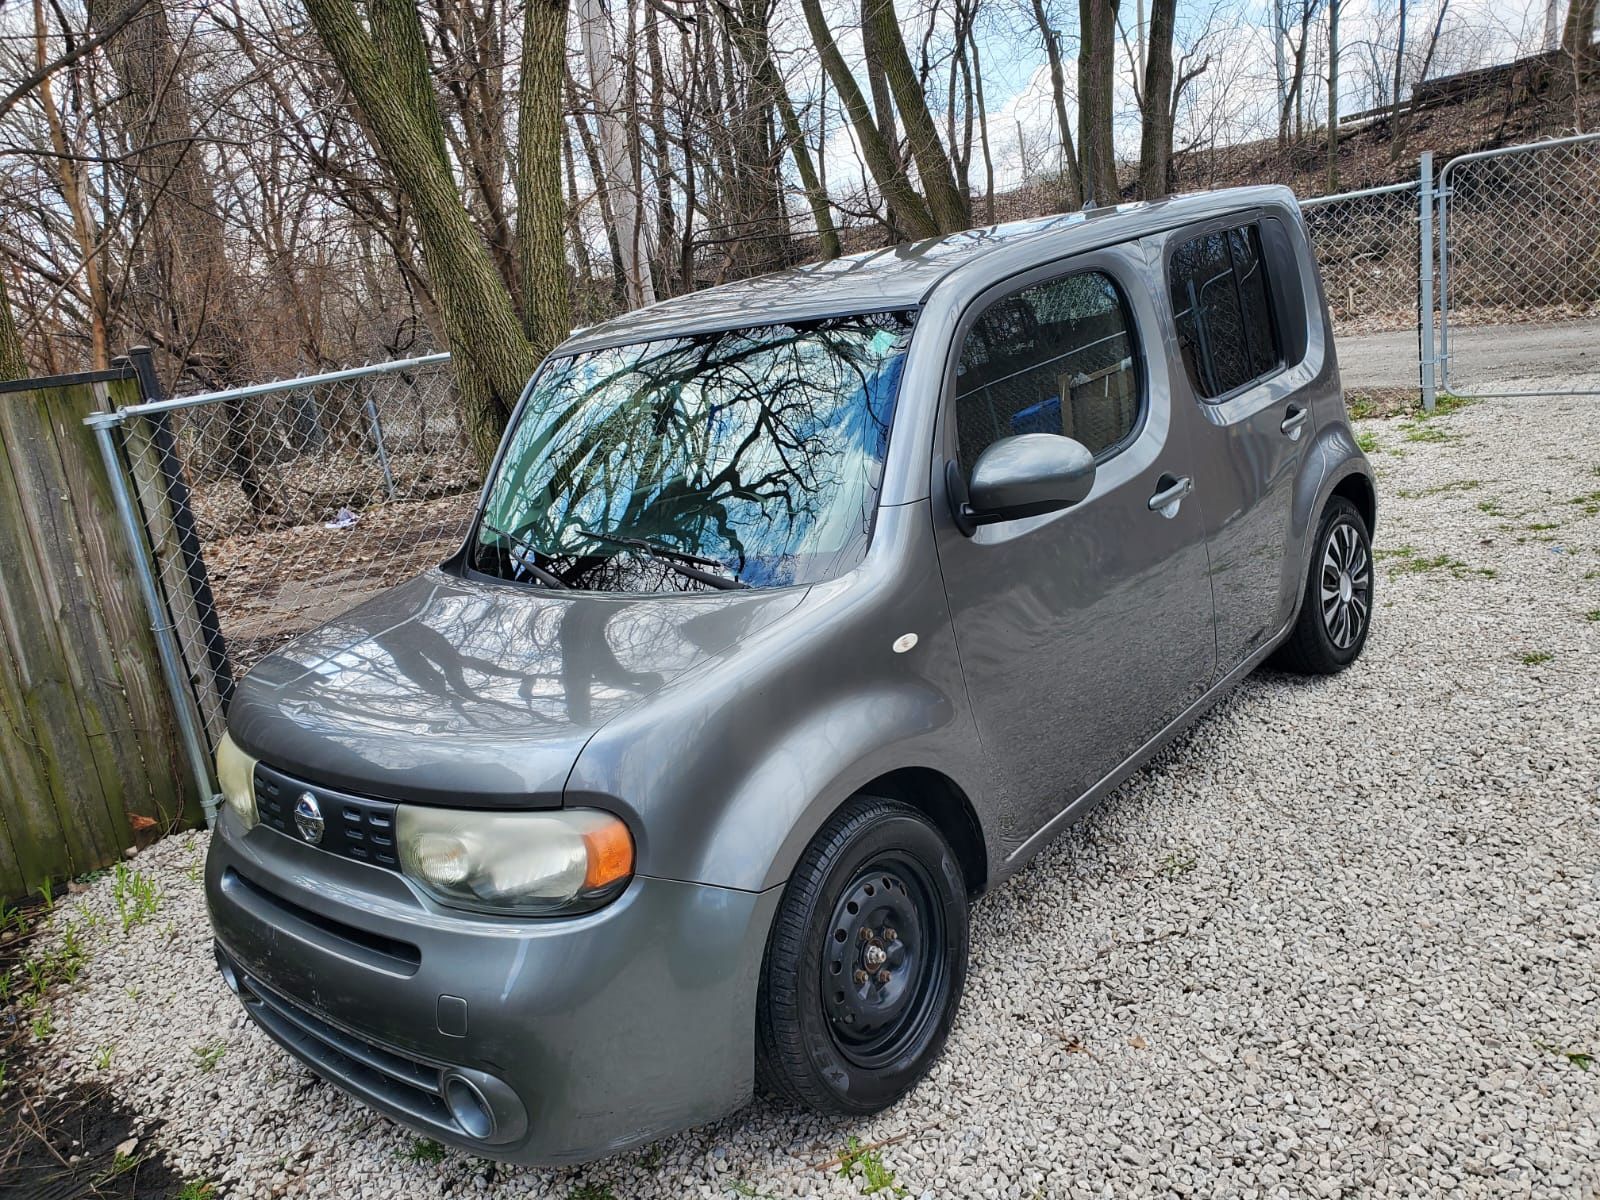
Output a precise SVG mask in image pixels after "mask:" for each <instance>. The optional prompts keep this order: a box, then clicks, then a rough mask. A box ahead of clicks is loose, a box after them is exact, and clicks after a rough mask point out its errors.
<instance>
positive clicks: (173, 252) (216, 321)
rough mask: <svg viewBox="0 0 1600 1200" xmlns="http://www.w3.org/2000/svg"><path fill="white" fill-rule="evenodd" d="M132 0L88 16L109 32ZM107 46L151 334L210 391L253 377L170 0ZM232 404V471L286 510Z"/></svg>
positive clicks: (248, 492)
mask: <svg viewBox="0 0 1600 1200" xmlns="http://www.w3.org/2000/svg"><path fill="white" fill-rule="evenodd" d="M135 2H136V0H89V5H88V13H89V23H90V25H91V26H92V27H94V28H96V29H108V28H110V27H111V26H112V25H113V24H114V23H116V22H117V21H119V20H121V19H122V18H123V16H124V13H125V10H126V9H127V7H128V5H129V4H131V3H135ZM106 51H107V55H108V57H109V58H110V60H111V66H112V69H113V71H114V72H115V73H116V77H117V84H118V86H119V87H120V88H121V90H122V97H121V103H120V104H119V105H118V106H117V107H116V109H115V111H116V112H117V114H118V116H119V118H120V123H121V127H122V134H123V138H124V140H125V141H126V143H127V149H128V153H129V160H128V161H129V163H130V166H131V176H132V177H131V180H130V185H129V186H130V191H131V192H132V193H133V195H134V197H135V199H136V203H137V204H139V205H140V206H142V209H143V217H144V224H145V228H144V229H143V231H142V236H141V237H140V238H139V254H140V258H139V261H138V263H137V265H136V268H135V271H136V278H138V279H139V280H140V281H141V287H142V288H143V289H144V290H145V291H146V293H147V299H148V308H147V314H150V317H149V319H147V322H146V330H145V332H146V334H147V335H148V337H149V339H150V340H151V341H153V342H155V343H156V344H157V345H159V346H161V347H162V348H164V349H165V350H167V351H168V353H169V354H170V355H172V356H173V357H174V358H176V360H177V363H178V373H179V374H180V375H182V374H192V375H194V376H195V377H196V378H198V379H199V380H200V383H201V385H202V386H203V387H205V388H207V389H212V390H215V389H222V388H228V387H236V386H238V385H240V384H244V383H248V382H249V374H250V369H249V354H248V352H247V350H246V347H245V343H244V340H243V339H244V330H245V325H246V323H245V317H246V312H245V304H244V296H245V291H244V287H243V284H242V282H241V280H240V279H239V277H238V274H237V272H236V271H235V270H234V267H233V256H232V254H231V253H230V250H229V247H228V242H227V235H226V230H225V228H224V226H223V221H222V212H221V210H220V208H219V207H218V205H217V194H216V187H215V182H214V180H213V179H212V177H211V172H210V171H209V169H208V168H207V167H206V163H205V158H204V155H203V154H202V152H201V150H200V147H199V144H198V141H199V127H198V125H197V124H196V122H195V120H194V116H193V110H192V106H191V102H190V99H189V93H188V90H187V80H186V78H185V76H184V73H183V71H182V69H181V67H180V64H179V60H178V47H177V46H176V45H175V44H174V42H173V37H172V30H171V28H170V26H169V24H168V22H167V12H166V8H165V6H164V3H163V2H161V0H156V2H154V3H150V4H148V5H146V6H145V7H144V9H143V10H142V11H141V12H140V13H139V15H138V16H136V17H134V18H133V19H132V20H131V21H129V22H128V23H127V25H126V26H125V27H124V28H123V29H122V31H121V32H120V33H118V34H117V35H116V36H115V37H113V38H112V39H111V40H110V41H108V42H107V43H106ZM156 313H159V314H161V316H162V320H161V322H160V323H159V324H158V323H157V321H156V320H155V319H154V318H153V314H156ZM236 407H237V406H230V412H229V419H228V422H227V429H228V433H227V437H228V469H229V471H230V473H231V474H232V475H233V476H234V477H235V478H236V479H237V480H238V481H239V487H240V490H241V491H242V492H243V493H244V495H245V498H246V500H248V501H249V503H250V506H251V508H252V509H254V510H255V511H256V512H263V513H271V514H274V515H280V514H282V513H283V512H284V511H285V505H284V501H283V497H282V495H281V494H280V491H279V489H278V486H277V484H276V481H275V480H273V479H272V478H271V477H270V476H269V475H265V474H264V473H263V472H262V470H261V468H260V466H259V464H258V462H257V452H258V450H259V448H260V443H261V441H262V436H261V435H262V433H263V432H264V431H263V430H261V429H257V428H254V423H253V422H251V421H248V420H246V419H245V418H244V417H243V415H242V414H240V413H238V412H235V411H232V410H233V409H234V408H236Z"/></svg>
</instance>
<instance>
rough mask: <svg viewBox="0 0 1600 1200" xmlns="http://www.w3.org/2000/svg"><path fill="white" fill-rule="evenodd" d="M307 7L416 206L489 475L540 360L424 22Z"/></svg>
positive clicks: (355, 6) (321, 2)
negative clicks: (485, 223) (499, 260)
mask: <svg viewBox="0 0 1600 1200" xmlns="http://www.w3.org/2000/svg"><path fill="white" fill-rule="evenodd" d="M306 8H307V11H308V12H309V13H310V15H311V19H312V21H313V22H314V24H315V25H316V28H317V32H318V34H319V35H320V36H321V38H322V41H323V44H324V45H325V46H326V47H327V49H328V53H329V54H330V55H331V56H332V58H333V61H334V63H335V64H336V66H337V67H338V70H339V74H340V76H341V77H342V78H343V80H344V81H345V83H346V84H347V85H348V87H349V88H350V92H351V95H352V96H353V97H354V99H355V101H356V103H357V104H359V105H360V107H361V111H362V113H363V114H364V117H365V119H366V121H367V123H368V124H369V126H370V128H371V130H372V134H373V137H374V139H375V140H376V142H377V144H378V148H379V151H380V153H381V155H382V157H383V160H384V163H385V165H386V167H387V168H388V170H389V172H390V173H391V174H392V176H393V180H394V185H395V187H396V188H397V189H398V190H399V191H400V192H402V193H403V194H404V195H405V196H406V198H407V200H408V201H409V202H410V204H411V205H412V206H413V209H414V216H415V220H416V223H417V228H418V231H419V233H420V234H421V239H422V248H423V259H424V262H425V264H426V266H427V271H428V276H429V278H430V279H431V280H432V282H433V286H434V289H435V295H436V296H437V298H438V302H439V311H440V316H441V318H442V320H443V322H444V326H445V332H446V336H447V337H448V339H449V342H450V346H451V349H452V351H453V352H454V357H453V359H452V362H453V364H454V367H455V372H456V379H457V383H458V384H459V386H460V391H461V395H462V400H463V419H464V422H465V425H466V431H467V438H468V443H469V446H470V448H471V450H472V452H473V454H474V456H475V457H476V458H477V459H478V461H479V463H480V464H481V465H482V466H483V467H485V468H487V466H488V464H489V461H490V460H491V459H492V458H493V456H494V452H495V449H496V448H497V447H498V445H499V442H500V434H501V431H502V430H503V429H504V428H505V424H506V421H507V420H508V419H509V417H510V414H511V408H512V405H514V404H515V403H516V400H517V396H518V395H519V394H520V393H521V391H522V387H523V384H525V383H526V382H527V379H528V376H529V374H530V373H531V372H532V370H533V365H534V362H535V354H534V350H533V347H532V346H531V345H530V344H529V342H528V340H527V338H526V336H525V335H524V333H523V329H522V323H521V321H520V320H519V318H518V316H517V311H516V307H515V305H514V304H513V303H512V299H511V294H510V292H509V291H507V289H506V284H505V280H504V279H503V278H502V277H501V276H500V274H499V273H498V272H497V271H496V270H495V267H494V264H493V263H492V262H491V261H490V259H489V252H488V250H487V248H486V247H485V245H484V243H483V240H482V238H481V237H480V236H479V235H478V231H477V230H476V228H475V227H474V226H473V223H472V220H471V218H470V217H469V216H468V213H467V210H466V208H465V206H464V205H463V204H462V202H461V198H460V195H459V194H458V192H457V189H456V185H455V180H454V178H453V177H452V175H451V168H450V161H449V157H448V154H447V151H446V147H445V138H444V130H443V126H442V125H441V122H440V117H439V109H438V105H437V103H436V100H435V97H434V92H433V85H432V81H431V79H430V76H429V69H428V59H427V50H426V46H425V43H424V40H423V31H422V22H421V20H420V18H419V17H418V14H417V10H416V7H415V6H414V5H413V4H410V3H408V2H407V0H307V3H306ZM528 66H531V64H525V66H524V70H527V69H528Z"/></svg>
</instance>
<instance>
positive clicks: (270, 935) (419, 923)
mask: <svg viewBox="0 0 1600 1200" xmlns="http://www.w3.org/2000/svg"><path fill="white" fill-rule="evenodd" d="M779 891H780V889H778V888H772V889H769V890H768V891H766V892H762V893H753V892H743V891H737V890H734V889H730V888H719V887H710V886H706V885H701V884H692V883H681V882H677V881H673V880H665V879H650V878H636V879H634V880H633V882H632V883H630V884H629V886H628V889H627V891H626V892H624V893H623V895H622V896H621V897H619V898H618V899H617V900H616V901H615V902H614V903H612V904H611V905H609V906H607V907H606V908H603V909H601V910H600V911H598V912H595V913H589V914H586V915H583V916H578V917H569V918H561V919H545V920H523V919H498V918H488V917H480V916H477V915H474V914H469V913H458V912H453V911H450V910H448V909H442V908H440V907H439V906H437V905H435V904H433V903H432V902H431V901H428V900H426V899H424V898H422V897H421V896H419V895H418V894H417V893H416V892H415V891H414V890H413V889H412V887H411V886H410V885H409V884H408V883H407V882H406V881H405V880H404V879H403V878H402V877H401V876H400V875H398V874H396V873H395V872H393V871H388V870H384V869H382V868H378V867H372V866H367V865H365V864H363V863H359V862H354V861H351V860H348V859H342V858H339V857H337V856H335V855H332V854H327V853H324V852H322V851H320V850H317V849H315V848H313V847H311V846H307V845H304V844H302V843H300V842H298V841H296V840H295V839H293V838H291V837H288V836H285V835H283V834H280V833H277V832H275V831H273V830H271V829H267V828H264V827H262V826H257V827H256V828H254V829H252V830H250V831H248V832H246V831H245V830H244V829H243V827H242V825H241V824H240V822H239V820H238V818H237V817H235V816H234V815H233V814H232V812H231V811H229V810H227V809H224V810H223V811H222V813H221V814H220V816H219V818H218V821H217V828H216V833H215V836H214V837H213V838H212V842H211V850H210V854H209V857H208V859H207V862H206V898H207V902H208V905H209V907H210V910H211V923H212V927H213V929H214V930H215V932H216V938H217V956H218V961H219V964H220V965H221V967H222V970H223V974H224V977H225V978H226V979H227V980H228V982H229V984H230V986H232V987H233V988H234V989H235V990H236V991H237V992H238V993H239V995H240V997H241V999H242V1000H243V1001H244V1002H245V1007H246V1011H248V1012H249V1013H250V1014H251V1016H252V1017H253V1018H254V1019H255V1020H256V1022H257V1023H258V1024H259V1025H260V1026H261V1027H262V1028H263V1029H264V1030H265V1031H266V1032H267V1033H268V1034H269V1035H271V1036H272V1037H273V1038H274V1039H275V1040H276V1041H277V1042H278V1043H279V1044H280V1045H282V1046H284V1047H285V1048H286V1049H287V1050H289V1051H290V1052H291V1053H292V1054H294V1055H295V1056H296V1057H298V1058H299V1059H301V1061H303V1062H305V1063H306V1064H307V1065H308V1066H310V1067H311V1068H312V1069H313V1070H314V1071H316V1072H317V1073H318V1074H319V1075H322V1076H323V1077H324V1078H326V1079H328V1080H329V1081H330V1082H332V1083H335V1084H336V1085H338V1086H340V1087H342V1088H343V1089H345V1090H346V1091H349V1092H350V1093H352V1094H353V1095H355V1096H356V1097H357V1098H359V1099H361V1100H362V1101H364V1102H366V1103H368V1104H370V1105H371V1106H372V1107H374V1108H377V1109H379V1110H381V1111H382V1112H385V1113H387V1114H388V1115H390V1116H392V1117H394V1118H395V1119H396V1120H399V1121H402V1122H404V1123H406V1124H407V1125H410V1126H412V1127H413V1128H416V1129H418V1130H420V1131H422V1132H424V1133H426V1134H427V1135H428V1136H430V1137H435V1138H438V1139H439V1140H441V1141H445V1142H448V1143H450V1144H452V1145H455V1146H458V1147H460V1148H461V1149H464V1150H466V1151H468V1152H470V1153H474V1154H480V1155H484V1156H486V1157H492V1158H500V1159H506V1160H509V1161H514V1162H524V1163H543V1164H557V1163H572V1162H583V1161H587V1160H590V1159H594V1158H598V1157H601V1156H603V1155H606V1154H610V1153H614V1152H616V1151H619V1150H622V1149H625V1148H627V1147H629V1146H632V1145H637V1144H639V1143H641V1142H646V1141H649V1140H651V1139H653V1138H656V1137H660V1136H661V1135H663V1134H666V1133H669V1132H671V1131H673V1130H676V1129H681V1128H684V1127H686V1126H690V1125H696V1124H700V1123H703V1122H706V1121H710V1120H714V1119H716V1118H718V1117H720V1116H723V1115H724V1114H726V1113H728V1112H730V1111H731V1110H733V1109H735V1108H737V1107H739V1106H740V1105H742V1104H744V1103H745V1102H746V1101H747V1100H748V1099H749V1098H750V1095H751V1092H752V1089H753V1085H754V1046H755V996H756V981H757V976H758V974H759V971H760V966H761V957H762V953H763V951H764V948H765V944H766V933H767V928H768V926H769V924H770V922H771V918H772V914H773V910H774V908H775V907H776V905H777V901H778V894H779ZM447 1097H448V1098H447ZM463 1098H469V1099H467V1102H466V1103H462V1101H463ZM451 1100H453V1101H454V1103H453V1104H452V1103H451V1102H450V1101H451ZM474 1106H476V1108H477V1110H479V1111H478V1115H477V1116H476V1117H474V1116H472V1115H471V1114H472V1113H473V1112H474ZM462 1113H465V1114H468V1115H467V1117H466V1119H464V1120H463V1119H458V1114H462Z"/></svg>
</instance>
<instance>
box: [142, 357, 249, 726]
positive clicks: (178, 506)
mask: <svg viewBox="0 0 1600 1200" xmlns="http://www.w3.org/2000/svg"><path fill="white" fill-rule="evenodd" d="M128 360H129V361H130V362H131V363H132V364H133V370H134V373H135V374H136V375H137V376H138V377H139V394H140V396H141V397H143V399H144V400H145V401H146V402H147V403H148V402H152V401H160V400H163V399H165V398H166V397H165V396H164V395H163V394H162V390H161V380H160V378H159V377H158V376H157V375H156V364H155V357H154V355H153V354H152V353H151V350H150V347H149V346H135V347H133V349H131V350H129V351H128ZM148 420H149V421H150V440H151V442H152V443H153V444H154V446H155V448H156V454H157V459H156V467H157V469H158V470H159V471H160V472H161V482H162V491H163V492H164V493H165V494H166V498H167V503H168V504H169V505H170V506H171V508H172V527H173V531H174V532H175V533H176V534H177V535H178V552H179V553H180V554H181V555H182V556H183V571H184V575H185V577H186V578H187V579H188V581H189V588H190V590H191V591H192V592H193V593H194V603H195V609H196V611H197V612H198V614H199V618H200V638H201V641H203V642H204V643H205V648H206V666H207V668H208V669H209V670H210V672H211V680H212V686H213V687H214V689H215V690H216V693H217V698H218V699H219V700H220V701H221V704H222V709H223V711H224V712H226V711H227V708H228V705H229V704H230V703H231V702H232V700H233V664H232V662H231V661H230V660H229V658H228V644H227V642H226V641H224V640H223V637H222V626H221V625H220V624H219V623H218V621H217V602H216V598H215V597H214V596H213V595H212V593H211V578H210V576H209V575H208V574H207V573H206V560H205V556H204V555H203V554H202V553H201V550H200V536H199V533H198V531H197V530H196V528H195V520H194V504H193V497H192V496H190V494H189V484H188V482H187V481H186V480H185V479H184V477H183V473H182V471H181V470H180V468H179V464H178V439H177V438H176V437H175V436H174V434H173V432H172V418H171V416H170V415H169V414H167V413H164V412H158V413H152V414H150V416H149V418H148Z"/></svg>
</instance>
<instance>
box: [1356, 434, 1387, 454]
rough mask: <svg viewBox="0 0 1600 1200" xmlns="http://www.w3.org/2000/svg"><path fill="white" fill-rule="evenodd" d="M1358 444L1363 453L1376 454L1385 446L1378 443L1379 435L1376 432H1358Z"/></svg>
mask: <svg viewBox="0 0 1600 1200" xmlns="http://www.w3.org/2000/svg"><path fill="white" fill-rule="evenodd" d="M1356 446H1357V448H1359V449H1360V451H1361V453H1363V454H1376V453H1378V451H1379V450H1381V449H1382V448H1383V447H1382V446H1380V445H1379V444H1378V435H1377V434H1375V433H1358V434H1356Z"/></svg>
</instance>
